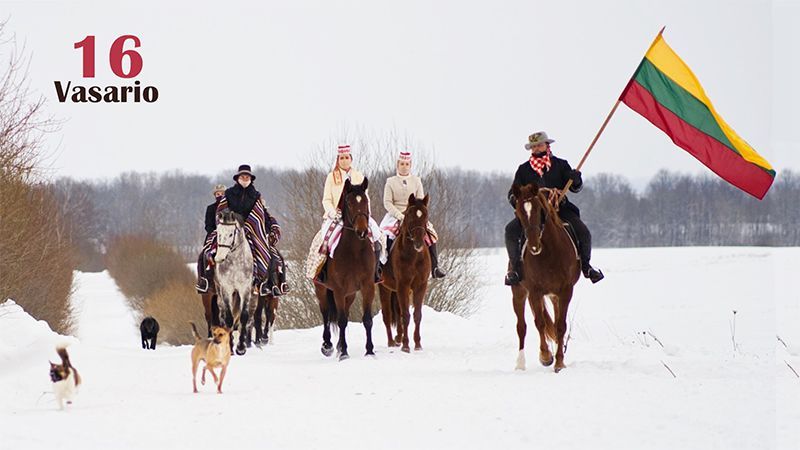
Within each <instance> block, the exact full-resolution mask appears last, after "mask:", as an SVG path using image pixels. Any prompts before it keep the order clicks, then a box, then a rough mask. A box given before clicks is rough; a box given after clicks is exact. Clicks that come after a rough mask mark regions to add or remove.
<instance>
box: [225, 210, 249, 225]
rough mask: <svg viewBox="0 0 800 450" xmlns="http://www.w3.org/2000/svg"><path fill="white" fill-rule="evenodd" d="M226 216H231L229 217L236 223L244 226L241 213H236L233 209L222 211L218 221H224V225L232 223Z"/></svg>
mask: <svg viewBox="0 0 800 450" xmlns="http://www.w3.org/2000/svg"><path fill="white" fill-rule="evenodd" d="M228 218H231V219H233V220H234V221H236V223H238V224H239V225H240V226H244V217H242V215H241V214H239V213H236V212H233V211H231V210H228V211H224V212H223V213H222V217H221V220H220V223H224V224H226V225H232V224H233V222H230V221H228Z"/></svg>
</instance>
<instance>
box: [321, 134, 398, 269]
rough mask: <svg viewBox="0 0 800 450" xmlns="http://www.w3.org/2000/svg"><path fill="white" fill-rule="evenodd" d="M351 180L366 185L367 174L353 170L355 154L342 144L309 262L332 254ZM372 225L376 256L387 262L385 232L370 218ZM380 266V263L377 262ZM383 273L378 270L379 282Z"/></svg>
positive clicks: (325, 193)
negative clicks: (342, 202) (346, 187)
mask: <svg viewBox="0 0 800 450" xmlns="http://www.w3.org/2000/svg"><path fill="white" fill-rule="evenodd" d="M346 180H350V183H351V184H361V183H363V182H364V175H363V174H362V173H361V172H360V171H359V170H358V169H356V168H354V167H353V155H352V153H351V152H350V146H349V145H340V146H339V147H338V148H337V151H336V162H335V163H334V165H333V169H331V171H330V172H329V173H328V176H327V177H325V188H324V191H323V193H322V208H323V209H324V210H325V212H324V215H323V217H324V219H325V220H324V221H323V223H322V228H321V229H320V231H319V233H318V234H317V236H316V237H315V238H314V241H313V242H312V244H311V249H310V250H309V261H312V260H315V259H316V256H315V254H316V253H320V252H322V253H326V254H327V253H329V251H330V248H332V247H331V245H333V244H334V243H335V242H336V241H337V240H338V239H337V236H338V234H339V233H341V225H342V220H341V219H342V218H341V211H340V210H339V200H340V198H341V197H342V192H343V191H344V183H345V181H346ZM369 226H370V233H371V240H372V242H373V244H374V245H375V257H376V260H377V261H383V262H385V260H386V252H384V251H383V249H384V248H385V245H383V242H385V241H384V236H383V233H382V232H381V229H380V227H379V226H378V223H377V222H376V221H375V219H373V218H372V217H371V216H370V218H369ZM376 264H377V262H376ZM312 273H313V271H311V270H309V267H307V275H309V276H311V275H312ZM378 278H379V274H378V273H377V270H376V280H377V279H378Z"/></svg>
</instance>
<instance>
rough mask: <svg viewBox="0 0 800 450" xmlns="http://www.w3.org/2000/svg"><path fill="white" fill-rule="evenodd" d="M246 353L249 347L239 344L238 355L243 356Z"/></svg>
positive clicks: (237, 347)
mask: <svg viewBox="0 0 800 450" xmlns="http://www.w3.org/2000/svg"><path fill="white" fill-rule="evenodd" d="M245 353H247V347H245V346H243V345H241V346H239V345H237V346H236V354H237V355H239V356H242V355H244V354H245Z"/></svg>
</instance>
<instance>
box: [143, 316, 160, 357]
mask: <svg viewBox="0 0 800 450" xmlns="http://www.w3.org/2000/svg"><path fill="white" fill-rule="evenodd" d="M139 331H141V332H142V348H143V349H148V348H149V349H150V350H155V349H156V338H157V337H158V322H157V321H156V319H154V318H152V317H145V318H144V319H143V320H142V324H141V325H139Z"/></svg>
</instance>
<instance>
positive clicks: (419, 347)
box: [414, 345, 422, 352]
mask: <svg viewBox="0 0 800 450" xmlns="http://www.w3.org/2000/svg"><path fill="white" fill-rule="evenodd" d="M414 351H415V352H421V351H422V346H421V345H415V346H414Z"/></svg>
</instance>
